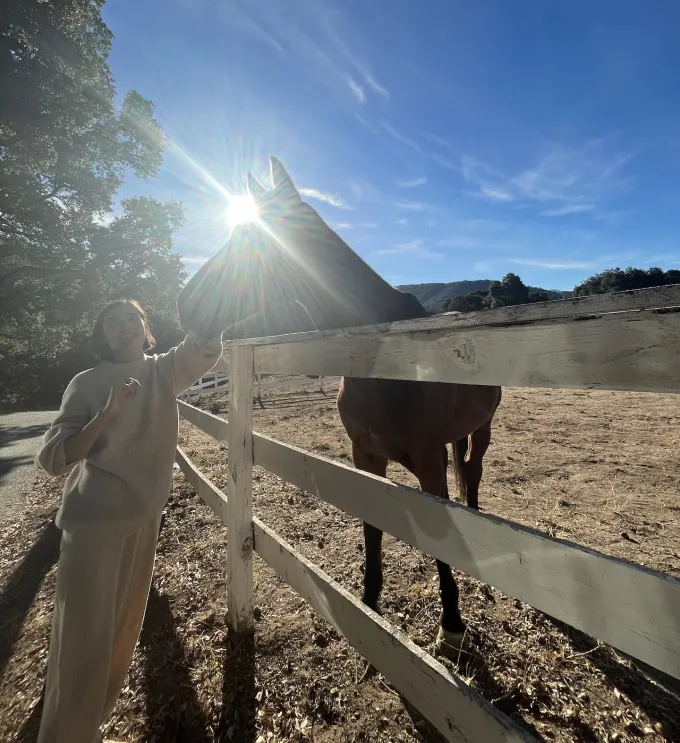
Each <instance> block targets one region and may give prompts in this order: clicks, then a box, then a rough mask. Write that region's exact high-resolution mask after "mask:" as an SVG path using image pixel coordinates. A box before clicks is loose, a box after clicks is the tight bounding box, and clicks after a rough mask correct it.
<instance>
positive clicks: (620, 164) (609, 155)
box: [433, 139, 632, 217]
mask: <svg viewBox="0 0 680 743" xmlns="http://www.w3.org/2000/svg"><path fill="white" fill-rule="evenodd" d="M433 159H434V158H433ZM629 160H630V156H629V155H628V154H626V153H623V152H618V151H612V148H611V146H609V145H608V143H607V140H605V139H596V140H588V141H586V142H585V143H582V144H581V145H579V146H575V147H572V146H567V145H564V144H560V143H551V144H549V145H547V146H546V147H544V148H543V152H542V154H541V156H540V158H539V160H538V162H537V163H536V165H534V166H533V167H529V168H525V169H523V170H520V171H519V172H517V173H515V174H514V175H507V174H505V173H503V172H502V171H500V170H498V169H497V168H495V167H493V166H492V165H489V164H488V163H485V162H482V161H480V160H478V159H476V158H474V157H471V156H469V155H464V156H463V157H462V158H461V161H460V171H459V172H460V174H461V176H462V177H463V179H464V180H465V181H466V183H469V184H471V185H472V186H474V187H475V188H476V191H474V192H473V195H475V196H478V197H481V198H485V199H488V200H490V201H514V202H516V206H517V207H518V208H526V207H527V206H529V205H531V204H541V205H543V207H544V208H543V211H542V214H543V215H544V216H546V217H558V216H564V215H567V214H585V213H592V214H593V216H595V214H596V212H597V210H598V207H599V205H600V204H601V203H602V202H605V201H607V200H608V199H611V198H614V197H616V196H617V195H619V194H621V193H623V192H625V191H627V190H629V189H630V188H631V187H632V181H631V179H630V177H629V176H627V175H625V174H624V172H623V169H624V167H625V165H626V164H627V163H628V161H629ZM440 164H442V163H440Z"/></svg>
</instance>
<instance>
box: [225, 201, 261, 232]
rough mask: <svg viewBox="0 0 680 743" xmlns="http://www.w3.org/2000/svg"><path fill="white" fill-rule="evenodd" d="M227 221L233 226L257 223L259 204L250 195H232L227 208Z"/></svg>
mask: <svg viewBox="0 0 680 743" xmlns="http://www.w3.org/2000/svg"><path fill="white" fill-rule="evenodd" d="M227 219H228V220H229V222H230V224H231V225H232V226H234V227H235V226H236V225H237V224H243V223H244V222H256V221H257V204H256V203H255V202H254V201H253V197H252V196H251V195H250V194H232V195H230V196H229V205H228V206H227Z"/></svg>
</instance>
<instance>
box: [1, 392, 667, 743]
mask: <svg viewBox="0 0 680 743" xmlns="http://www.w3.org/2000/svg"><path fill="white" fill-rule="evenodd" d="M326 389H327V392H328V395H327V396H323V395H322V394H320V393H319V391H318V387H317V385H316V383H314V382H311V381H307V380H300V379H298V380H291V382H290V384H288V383H286V384H285V385H284V384H282V385H281V386H278V387H272V388H265V389H263V401H264V406H265V407H264V409H260V408H259V407H257V406H256V407H255V409H254V427H255V429H256V430H258V431H261V432H263V433H267V434H268V435H270V436H273V437H275V438H278V439H280V440H282V441H284V442H286V443H292V444H296V445H298V446H301V447H303V448H305V449H308V450H310V451H314V452H318V453H321V454H323V455H324V456H327V457H331V458H334V459H337V460H340V461H345V462H348V461H350V447H349V443H348V440H347V438H346V436H345V434H344V430H343V429H342V427H341V424H340V421H339V418H338V416H337V413H336V410H335V396H334V389H333V385H332V384H329V385H327V386H326ZM193 402H194V403H195V404H198V405H199V406H201V407H204V408H206V409H208V410H210V411H211V412H214V413H218V414H222V413H227V411H228V396H227V395H226V394H217V395H212V396H208V395H206V396H203V397H202V398H198V399H194V401H193ZM679 423H680V399H678V398H676V397H672V396H659V395H643V394H622V393H607V392H578V391H556V390H514V389H507V390H506V391H505V396H504V400H503V403H502V405H501V408H500V409H499V412H498V414H497V418H496V424H495V427H494V438H493V442H492V445H491V448H490V449H489V452H488V454H487V457H486V459H485V463H486V469H485V474H484V479H483V481H482V488H481V491H480V505H481V508H482V510H484V511H488V512H491V513H494V514H497V515H499V516H503V517H505V518H509V519H512V520H514V521H517V522H520V523H523V524H526V525H528V526H532V527H535V528H538V529H541V530H543V531H546V532H548V533H549V534H551V535H554V536H558V537H563V538H566V539H570V540H573V541H577V542H579V543H581V544H585V545H587V546H590V547H593V548H596V549H598V550H600V551H602V552H605V553H607V554H612V555H618V556H620V557H624V558H626V559H629V560H634V561H636V562H638V563H640V564H642V565H647V566H649V567H652V568H655V569H657V570H662V571H664V572H667V573H669V574H671V575H675V576H680V525H679V524H678V512H679V511H680V495H678V484H679V481H680V461H679V460H678V456H677V451H678V445H679V444H680V426H679V425H678V424H679ZM180 438H181V444H182V446H183V447H184V449H185V451H186V452H187V454H188V455H189V456H190V457H191V458H192V460H193V461H194V462H195V463H196V464H197V465H198V466H199V467H200V469H201V470H202V471H203V472H205V473H206V474H208V476H209V477H210V478H211V479H212V480H213V481H214V482H215V483H216V484H218V485H219V486H220V487H223V488H226V481H227V470H226V464H227V452H226V450H225V448H224V447H223V446H221V445H220V444H218V443H217V442H215V441H213V440H211V439H210V438H209V437H207V436H206V435H204V434H202V433H201V432H200V431H197V430H196V429H195V428H193V427H192V426H191V425H189V424H187V423H185V422H183V423H182V424H181V435H180ZM388 476H389V477H391V478H393V479H394V480H398V481H400V482H404V483H407V484H414V485H415V484H416V483H415V482H413V480H412V479H411V477H410V476H409V475H408V474H406V473H405V472H404V471H402V470H400V469H399V468H397V467H394V468H391V469H390V471H389V473H388ZM450 486H451V491H452V492H455V478H454V476H453V470H452V469H451V470H450ZM60 488H61V483H60V482H59V481H58V480H48V479H47V478H40V479H39V481H38V483H37V485H36V487H35V488H34V489H33V490H32V491H31V492H30V493H29V494H28V507H27V509H26V511H25V513H23V514H22V515H21V516H20V517H19V518H17V517H14V519H13V520H12V521H11V522H6V523H4V524H2V525H1V528H2V531H1V533H0V586H2V592H1V593H0V740H2V741H5V740H27V741H28V740H33V737H34V735H35V729H36V725H37V720H38V715H39V708H40V695H41V690H42V680H43V678H44V670H45V660H46V651H47V638H48V634H49V622H50V616H51V596H52V591H53V582H54V567H53V566H54V564H55V561H56V557H57V551H58V532H57V530H56V529H55V528H54V526H53V525H52V520H53V516H54V512H55V510H56V506H57V503H58V498H59V492H60ZM253 489H254V508H255V512H256V514H257V515H258V516H259V517H260V518H261V519H262V520H263V521H264V522H265V523H267V524H268V525H269V526H271V527H272V528H274V529H275V530H276V531H277V532H278V533H279V534H280V535H281V536H282V537H283V538H285V539H286V540H287V541H288V542H290V543H291V544H293V545H294V546H295V547H296V548H297V549H299V550H300V551H301V552H302V553H303V554H304V555H305V556H307V557H308V558H310V559H311V560H312V561H313V562H315V563H316V564H317V565H319V566H320V567H322V568H323V569H324V570H325V571H326V572H327V573H329V574H330V575H331V577H333V578H335V579H336V580H338V581H339V582H340V583H342V584H343V585H345V586H346V587H347V588H348V589H349V590H351V591H353V592H354V593H355V594H356V595H360V592H361V581H362V568H363V536H362V529H361V524H360V523H359V522H358V521H356V520H355V519H353V518H351V517H349V516H347V515H345V514H343V513H342V512H340V511H338V510H336V509H335V508H333V507H332V506H329V505H327V504H325V503H323V502H321V501H319V500H317V499H316V498H314V497H312V496H310V495H308V494H305V493H303V492H301V491H299V490H298V489H296V488H295V487H293V486H291V485H288V484H286V483H283V482H281V481H280V480H279V479H278V478H276V477H274V476H273V475H271V474H269V473H267V472H265V471H263V470H260V469H259V468H256V470H255V472H254V482H253ZM225 543H226V529H225V528H224V527H223V526H222V525H220V524H219V523H218V521H217V519H216V517H215V516H213V514H212V512H211V511H210V510H209V509H208V507H207V506H205V505H204V504H203V503H202V502H201V501H200V500H199V499H198V498H197V497H196V496H195V495H194V494H193V491H192V489H191V487H190V486H189V485H188V484H187V483H186V481H185V480H184V477H183V476H182V474H181V473H178V472H176V473H175V479H174V488H173V494H172V497H171V500H170V502H169V504H168V507H167V509H166V520H165V523H164V526H163V528H162V531H161V535H160V541H159V550H158V561H157V567H156V571H155V575H154V582H153V587H152V592H151V598H150V602H149V610H148V612H147V617H146V620H145V626H144V630H143V633H142V638H141V642H140V646H139V649H138V652H137V653H136V655H135V660H134V663H133V666H132V668H131V672H130V676H129V679H128V681H127V683H126V686H125V689H124V691H123V694H122V697H121V699H120V702H119V704H118V706H117V708H116V711H115V713H114V716H113V718H112V720H111V721H110V723H109V724H108V726H107V728H106V733H107V735H108V736H109V737H113V738H116V739H121V740H126V741H133V740H134V741H157V742H159V743H160V742H161V741H213V740H225V741H241V740H253V741H255V740H256V741H258V743H265V742H267V741H319V742H323V743H327V742H328V743H331V742H333V743H335V742H336V741H337V742H340V741H371V742H373V741H385V742H387V741H393V742H395V743H396V741H402V742H406V741H416V740H418V741H434V742H437V741H439V740H441V739H440V738H439V736H438V735H437V734H436V733H435V732H434V731H433V730H432V729H431V727H430V726H429V725H428V724H427V723H426V722H425V721H424V720H422V719H421V718H420V717H419V716H418V714H417V713H416V712H415V710H413V709H411V708H409V707H408V705H406V704H405V703H404V701H403V700H402V698H401V697H400V696H399V695H398V694H397V693H396V692H395V690H394V689H393V688H391V687H390V685H389V683H388V682H387V681H386V680H385V679H383V678H382V677H380V676H373V677H369V678H368V679H367V680H365V681H363V682H362V681H360V677H361V675H362V673H363V670H364V662H363V660H362V659H361V657H360V656H359V655H358V654H357V653H356V652H355V651H354V650H353V649H352V648H351V647H350V646H348V645H347V643H346V642H345V641H344V640H343V639H342V638H341V637H339V636H338V635H337V633H336V632H335V631H334V630H332V629H331V628H330V627H329V626H328V625H327V624H326V623H325V622H324V621H323V620H321V619H320V618H319V617H317V616H316V615H315V614H314V612H313V611H312V610H311V609H309V608H308V606H307V605H306V604H305V602H304V601H303V600H301V599H300V598H299V597H298V596H297V595H296V594H295V593H294V592H293V590H292V589H290V588H289V587H288V586H286V585H285V584H284V583H283V582H282V581H281V580H280V579H278V578H277V577H276V576H275V575H274V573H273V572H272V571H271V570H270V569H269V568H267V567H266V566H265V565H264V564H263V563H262V562H261V561H260V560H259V559H258V558H256V561H255V582H256V586H255V599H256V604H257V609H256V617H257V625H256V635H255V646H254V648H253V647H249V646H246V645H243V644H242V645H239V646H234V645H233V644H232V643H230V642H229V640H228V639H227V636H226V633H225V621H224V618H225V613H226V606H225V604H226V601H225V562H226V549H225ZM383 550H384V572H385V587H384V590H383V595H382V602H381V608H382V611H383V614H384V616H386V617H387V618H389V619H390V620H391V621H392V622H393V623H394V624H396V625H397V626H398V627H400V628H401V629H402V630H404V631H405V632H406V633H407V634H408V635H409V636H410V637H411V639H412V640H413V641H414V642H415V643H417V644H418V645H421V646H422V647H424V648H425V649H427V650H430V651H432V650H433V646H434V639H435V636H436V630H437V622H438V614H439V599H438V596H437V580H436V570H435V568H434V562H433V561H432V560H431V559H430V558H428V557H425V556H423V555H422V554H421V553H419V552H418V551H417V550H414V549H412V548H411V547H408V546H406V545H404V544H402V543H400V542H399V541H397V540H395V539H393V538H391V537H387V536H386V538H385V541H384V547H383ZM456 576H457V578H458V580H459V585H460V587H461V597H462V598H461V602H462V612H463V616H464V618H465V619H466V620H467V621H468V623H469V625H470V628H471V634H472V639H473V643H474V645H475V647H476V650H477V652H478V653H479V655H480V656H481V657H483V658H484V660H485V664H486V665H485V668H484V669H483V670H480V669H475V670H472V669H471V668H465V667H462V668H458V669H457V671H458V672H459V673H460V674H461V675H463V676H464V677H465V678H466V680H468V681H469V682H470V683H471V684H472V685H474V686H475V687H476V688H478V689H479V690H480V691H481V692H482V693H483V694H485V696H486V697H487V698H488V699H490V700H491V701H492V702H493V703H494V704H495V705H496V706H497V707H499V708H500V709H502V710H503V711H504V712H506V713H507V714H509V715H511V716H512V717H513V718H514V719H515V720H516V721H517V722H519V724H521V725H523V726H524V727H526V728H527V729H528V730H529V731H531V732H532V733H533V734H534V735H535V736H536V737H537V738H538V739H539V740H544V741H560V742H564V743H567V742H572V741H603V742H604V741H607V742H609V741H634V740H640V739H644V740H646V741H650V742H652V741H654V742H655V743H660V742H661V741H664V740H665V741H680V684H679V683H678V682H676V681H673V680H672V679H669V678H667V677H664V676H662V675H660V674H657V673H654V672H652V671H651V670H650V669H645V668H642V667H641V666H639V665H636V664H634V663H632V662H631V661H630V660H629V659H627V658H625V657H623V656H622V655H621V654H619V653H617V652H615V651H613V650H611V649H610V648H608V647H606V646H603V645H600V644H598V643H597V642H595V641H594V640H592V639H590V638H588V637H586V636H585V635H583V634H581V633H579V632H577V631H575V630H572V629H570V628H568V627H565V626H563V625H561V624H560V623H559V622H556V621H555V620H553V619H551V618H550V617H548V616H546V615H545V614H542V613H541V612H538V611H535V610H534V609H532V608H531V607H528V606H526V605H524V604H522V603H520V602H519V601H516V600H514V599H512V598H511V597H508V596H505V595H504V594H502V593H501V592H499V591H497V590H495V589H493V588H490V587H488V586H485V585H482V584H480V583H479V582H478V581H476V580H474V579H471V578H468V577H467V576H465V575H462V574H460V573H456ZM253 652H254V654H255V674H254V675H251V674H250V673H249V670H248V669H249V668H250V667H251V666H250V664H249V659H251V658H252V654H253Z"/></svg>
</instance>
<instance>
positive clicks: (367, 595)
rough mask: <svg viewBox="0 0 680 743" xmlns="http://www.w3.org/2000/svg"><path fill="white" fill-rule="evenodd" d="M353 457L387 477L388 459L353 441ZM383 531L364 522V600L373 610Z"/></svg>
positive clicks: (362, 467)
mask: <svg viewBox="0 0 680 743" xmlns="http://www.w3.org/2000/svg"><path fill="white" fill-rule="evenodd" d="M352 458H353V459H354V466H355V467H356V468H357V469H358V470H363V471H364V472H370V473H371V474H373V475H379V476H380V477H385V475H386V474H387V460H386V459H383V458H382V457H378V456H376V455H374V454H367V453H366V452H364V451H362V450H361V449H360V448H359V447H358V446H357V445H356V444H355V443H354V442H352ZM382 535H383V533H382V531H381V530H380V529H377V528H376V527H375V526H371V525H370V524H367V523H365V522H364V546H365V549H366V563H365V566H364V595H363V598H362V601H363V602H364V604H366V606H368V607H369V608H370V609H373V611H377V610H378V598H379V597H380V591H381V590H382V585H383V573H382Z"/></svg>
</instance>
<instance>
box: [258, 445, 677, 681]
mask: <svg viewBox="0 0 680 743" xmlns="http://www.w3.org/2000/svg"><path fill="white" fill-rule="evenodd" d="M254 456H255V464H256V465H259V466H261V467H265V468H266V469H268V470H269V471H270V472H273V473H274V474H276V475H278V476H279V477H281V478H283V479H284V480H286V481H287V482H290V483H293V484H294V485H296V486H297V487H299V488H301V489H302V490H305V491H307V492H309V493H312V494H314V495H317V496H318V497H319V498H321V499H323V500H325V501H326V502H328V503H331V504H332V505H334V506H336V507H337V508H340V509H341V510H343V511H345V512H347V513H349V514H351V515H352V516H355V517H356V518H358V519H361V520H362V521H366V522H368V523H369V524H373V525H374V526H376V527H378V528H380V529H383V530H384V531H386V532H388V533H389V534H392V535H394V536H395V537H398V538H399V539H401V540H403V541H404V542H407V543H408V544H410V545H412V546H414V547H417V548H418V549H421V550H422V551H423V552H425V553H427V554H429V555H431V556H432V557H435V558H438V559H440V560H443V561H444V562H447V563H449V564H450V565H453V566H454V567H456V568H458V569H460V570H462V571H464V572H465V573H467V574H468V575H472V576H474V577H475V578H478V579H479V580H481V581H483V582H484V583H488V584H490V585H492V586H495V587H496V588H498V589H500V590H502V591H504V592H505V593H507V594H509V595H510V596H514V597H516V598H518V599H521V600H522V601H524V602H526V603H528V604H530V605H532V606H534V607H536V608H537V609H540V610H541V611H544V612H546V613H547V614H550V615H551V616H553V617H556V618H557V619H560V620H561V621H563V622H566V623H567V624H570V625H571V626H572V627H575V628H577V629H580V630H582V631H583V632H586V633H587V634H589V635H591V636H593V637H596V638H598V639H600V640H602V641H604V642H607V643H609V644H610V645H613V646H614V647H616V648H619V649H620V650H622V651H624V652H625V653H628V654H629V655H631V656H633V657H634V658H638V659H639V660H642V661H644V662H645V663H648V664H649V665H650V666H653V667H655V668H658V669H659V670H661V671H664V672H665V673H668V674H670V675H671V676H674V677H675V678H680V621H679V620H678V617H680V581H678V580H676V579H674V578H672V577H670V576H668V575H665V574H663V573H658V572H656V571H653V570H649V569H646V568H642V567H640V566H638V565H634V564H633V563H630V562H626V561H624V560H620V559H617V558H613V557H607V556H605V555H602V554H600V553H598V552H595V551H594V550H590V549H586V548H585V547H581V546H580V545H577V544H573V543H571V542H567V541H564V540H560V539H551V538H550V537H548V536H546V535H545V534H542V533H541V532H538V531H535V530H533V529H529V528H527V527H524V526H520V525H519V524H515V523H512V522H509V521H506V520H504V519H501V518H498V517H497V516H492V515H490V514H480V513H477V512H475V511H472V510H470V509H468V508H466V507H465V506H462V505H460V504H458V503H452V502H450V501H444V500H442V499H440V498H436V497H435V496H432V495H428V494H424V493H422V492H421V491H420V490H414V489H412V488H407V487H404V486H402V485H397V484H395V483H392V482H390V481H389V480H386V479H383V478H381V477H376V476H375V475H369V474H367V473H364V472H359V471H357V470H355V469H353V468H351V467H347V466H345V465H343V464H338V463H336V462H333V461H331V460H329V459H326V458H324V457H319V456H316V455H313V454H309V453H308V452H305V451H302V450H301V449H297V448H296V447H293V446H288V445H285V444H282V443H280V442H278V441H275V440H273V439H270V438H269V437H267V436H263V435H261V434H255V436H254Z"/></svg>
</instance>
